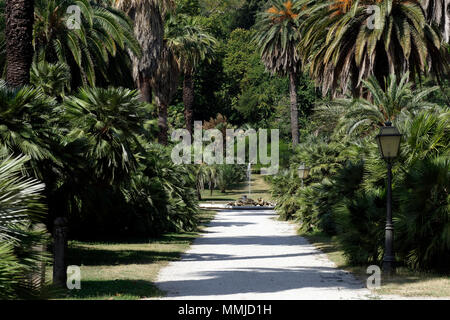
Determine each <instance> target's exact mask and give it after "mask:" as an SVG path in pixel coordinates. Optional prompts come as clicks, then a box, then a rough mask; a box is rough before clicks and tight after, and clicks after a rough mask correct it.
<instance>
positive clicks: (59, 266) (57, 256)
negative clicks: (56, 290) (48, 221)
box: [53, 217, 67, 287]
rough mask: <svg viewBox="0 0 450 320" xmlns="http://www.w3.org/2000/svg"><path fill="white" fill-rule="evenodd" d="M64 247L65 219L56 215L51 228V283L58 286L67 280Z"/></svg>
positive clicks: (65, 240) (65, 244)
mask: <svg viewBox="0 0 450 320" xmlns="http://www.w3.org/2000/svg"><path fill="white" fill-rule="evenodd" d="M66 247H67V219H66V218H63V217H58V218H56V219H55V222H54V229H53V283H54V284H55V285H57V286H60V287H65V286H66V282H67V271H66V257H65V254H66Z"/></svg>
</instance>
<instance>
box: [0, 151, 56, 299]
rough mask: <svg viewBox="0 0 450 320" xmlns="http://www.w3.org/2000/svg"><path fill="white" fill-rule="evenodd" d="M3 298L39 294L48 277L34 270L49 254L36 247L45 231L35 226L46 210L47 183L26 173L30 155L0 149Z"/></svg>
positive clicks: (0, 293)
mask: <svg viewBox="0 0 450 320" xmlns="http://www.w3.org/2000/svg"><path fill="white" fill-rule="evenodd" d="M0 158H1V160H0V289H1V290H0V299H17V298H22V299H26V298H32V297H34V298H36V297H39V295H40V293H41V290H42V289H43V286H42V285H43V283H44V281H43V280H44V279H43V278H42V277H39V278H35V279H34V280H33V281H30V278H31V277H30V274H33V273H35V272H36V270H38V268H40V267H41V263H42V262H44V261H45V256H44V255H45V254H43V253H39V252H36V250H33V246H36V245H43V244H44V243H45V238H46V237H45V235H44V234H43V232H40V231H33V230H32V226H33V225H34V224H36V223H39V222H41V221H42V218H43V217H44V215H45V214H46V211H47V210H46V206H45V205H44V204H43V201H42V200H43V197H42V195H41V194H42V191H43V190H44V184H43V183H41V182H39V181H37V180H35V179H32V178H27V177H25V176H24V175H23V171H24V170H25V168H24V167H25V166H24V164H25V163H26V162H27V161H28V159H29V158H28V157H26V156H23V155H17V156H11V155H8V154H7V153H6V152H5V150H4V149H3V150H2V151H1V152H0Z"/></svg>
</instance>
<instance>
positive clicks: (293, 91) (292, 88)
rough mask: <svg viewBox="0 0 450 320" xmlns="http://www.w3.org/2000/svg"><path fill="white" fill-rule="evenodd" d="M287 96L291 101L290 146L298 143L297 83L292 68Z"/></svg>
mask: <svg viewBox="0 0 450 320" xmlns="http://www.w3.org/2000/svg"><path fill="white" fill-rule="evenodd" d="M289 97H290V102H291V133H292V146H293V147H295V146H296V145H298V135H299V128H298V107H297V84H296V73H295V71H294V69H291V70H290V71H289Z"/></svg>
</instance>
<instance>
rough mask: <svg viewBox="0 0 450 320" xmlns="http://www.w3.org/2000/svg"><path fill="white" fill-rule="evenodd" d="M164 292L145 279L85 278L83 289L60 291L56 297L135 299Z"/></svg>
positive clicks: (82, 283) (159, 294)
mask: <svg viewBox="0 0 450 320" xmlns="http://www.w3.org/2000/svg"><path fill="white" fill-rule="evenodd" d="M161 295H163V292H162V291H161V290H160V289H159V288H158V287H157V286H156V285H154V284H153V283H152V282H150V281H145V280H122V279H117V280H83V281H81V289H79V290H77V289H73V290H70V291H69V292H67V291H65V292H60V293H59V294H58V296H56V297H55V298H56V299H61V298H69V299H70V298H78V299H98V298H99V297H102V298H104V297H105V296H111V299H112V300H113V299H114V300H115V299H119V300H120V299H135V297H136V296H138V297H140V298H148V297H157V296H161Z"/></svg>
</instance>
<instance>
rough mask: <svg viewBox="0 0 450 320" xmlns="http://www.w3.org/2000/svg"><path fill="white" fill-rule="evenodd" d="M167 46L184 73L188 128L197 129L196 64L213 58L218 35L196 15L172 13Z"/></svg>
mask: <svg viewBox="0 0 450 320" xmlns="http://www.w3.org/2000/svg"><path fill="white" fill-rule="evenodd" d="M164 34H165V38H166V39H167V46H168V47H169V48H170V49H171V50H172V52H173V53H174V55H175V57H176V59H177V61H178V64H179V66H180V69H181V70H182V72H183V74H184V80H183V104H184V116H185V121H186V129H187V130H188V131H189V132H190V133H191V134H192V131H193V125H194V121H193V104H194V82H193V75H194V71H195V68H196V67H197V66H198V64H199V63H200V62H202V61H205V60H206V61H207V62H211V59H212V57H213V55H214V47H215V45H216V39H215V38H214V37H213V36H211V35H210V34H208V33H207V32H206V31H205V30H204V28H203V27H202V25H201V24H200V21H199V19H198V18H196V17H189V16H186V15H183V14H178V15H176V16H172V17H170V18H169V19H168V20H167V22H166V24H165V31H164Z"/></svg>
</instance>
